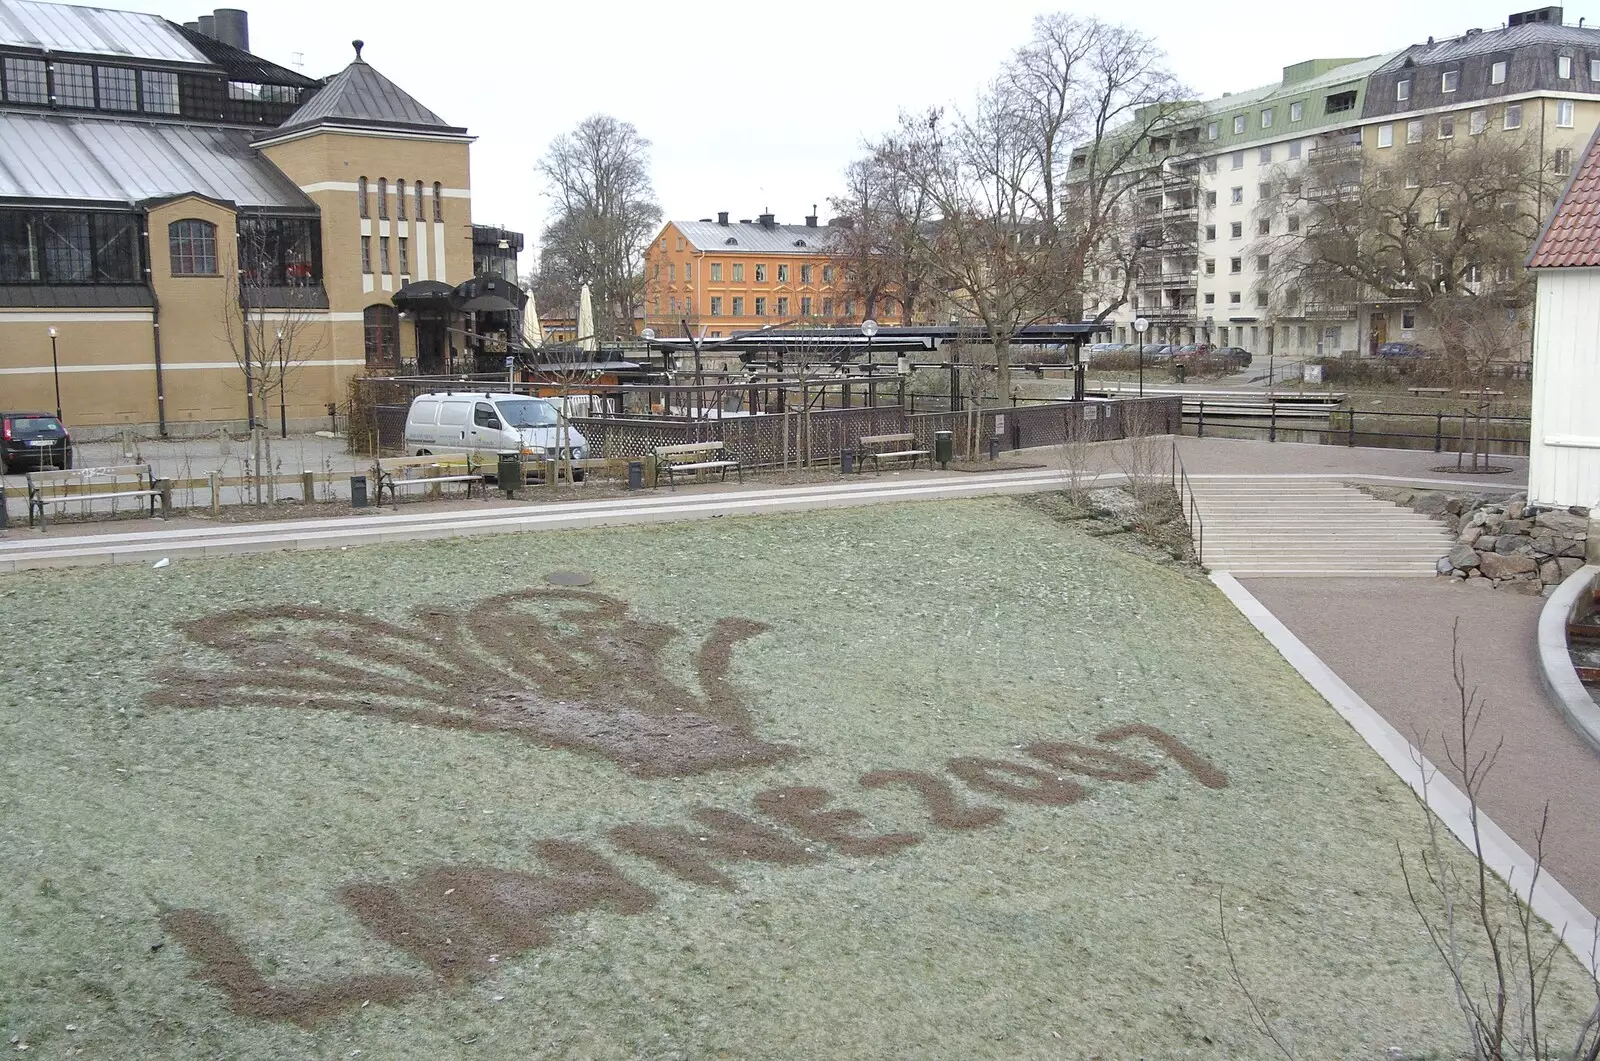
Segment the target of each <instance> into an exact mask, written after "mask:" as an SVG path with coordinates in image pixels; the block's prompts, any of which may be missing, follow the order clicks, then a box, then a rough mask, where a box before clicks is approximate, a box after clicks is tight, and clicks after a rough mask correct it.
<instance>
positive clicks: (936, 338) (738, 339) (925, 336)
mask: <svg viewBox="0 0 1600 1061" xmlns="http://www.w3.org/2000/svg"><path fill="white" fill-rule="evenodd" d="M684 330H685V332H687V331H688V329H687V327H686V328H685V329H684ZM869 332H870V333H871V334H868V333H869ZM1110 332H1111V326H1110V325H1109V324H1105V323H1102V322H1100V321H1081V322H1077V323H1071V324H1030V325H1026V326H1025V327H1022V328H1019V329H1018V330H1017V331H1016V332H1014V333H1013V334H1012V335H1011V337H1010V340H1009V342H1010V345H1011V346H1014V347H1024V348H1031V349H1034V350H1046V349H1048V350H1059V351H1062V352H1064V353H1065V354H1066V355H1068V356H1067V359H1066V362H1065V364H1067V365H1069V366H1070V367H1071V370H1072V375H1073V398H1074V399H1075V400H1078V401H1082V400H1083V397H1084V374H1083V368H1084V363H1083V359H1082V356H1081V351H1082V347H1083V344H1084V343H1085V342H1087V341H1089V340H1091V339H1092V338H1093V337H1094V336H1096V335H1108V334H1110ZM645 342H646V344H647V345H648V346H649V347H650V348H651V349H652V350H659V351H662V352H663V353H666V354H668V355H669V356H673V357H682V356H683V355H685V354H688V355H691V356H692V357H693V358H694V359H695V362H696V371H697V373H698V371H699V363H700V361H701V359H702V358H703V357H704V356H705V355H706V354H710V353H715V354H717V355H719V356H722V357H729V356H734V357H738V358H739V359H740V360H741V361H742V362H744V364H745V365H746V366H747V367H748V366H752V365H754V364H763V363H764V364H766V365H768V366H771V367H776V368H778V369H780V370H781V369H782V368H783V367H784V366H785V365H787V364H789V363H791V362H793V361H796V360H800V361H804V362H809V363H819V362H827V363H832V364H835V365H840V366H843V365H846V364H849V365H850V366H851V367H852V369H854V370H858V371H862V372H864V373H865V374H866V375H868V376H870V375H872V374H874V372H875V371H876V370H877V369H878V368H879V363H878V362H877V361H875V360H874V355H877V354H886V355H890V356H892V357H893V360H892V361H890V362H886V363H885V364H884V365H883V367H884V368H886V369H889V370H892V371H897V372H901V373H906V372H909V371H911V370H912V369H914V368H926V367H940V368H942V367H945V366H948V365H954V364H955V363H956V362H955V359H954V358H953V357H951V356H950V353H949V352H948V351H946V347H953V346H957V345H960V346H979V347H982V346H988V345H989V342H990V340H989V333H988V331H987V330H986V329H984V328H982V327H975V326H971V325H960V324H936V325H898V326H887V327H879V328H865V327H857V328H759V329H757V330H755V331H750V332H742V333H738V334H735V335H731V336H727V337H725V338H720V339H710V340H706V339H699V338H695V337H692V336H689V335H683V336H655V337H649V338H647V339H646V340H645ZM918 355H923V356H924V358H926V360H922V361H918V360H917V357H918ZM941 355H942V356H941ZM1051 363H1052V364H1060V363H1062V362H1061V361H1059V360H1057V359H1055V358H1052V359H1051ZM1017 367H1021V368H1027V367H1030V365H1029V363H1028V362H1027V361H1026V360H1022V361H1020V362H1018V365H1017Z"/></svg>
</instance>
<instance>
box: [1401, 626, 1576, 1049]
mask: <svg viewBox="0 0 1600 1061" xmlns="http://www.w3.org/2000/svg"><path fill="white" fill-rule="evenodd" d="M1460 625H1461V624H1460V621H1459V620H1458V621H1457V622H1456V626H1455V628H1454V629H1453V630H1452V632H1451V662H1452V669H1453V674H1454V679H1455V688H1456V697H1457V699H1456V707H1457V710H1456V713H1455V716H1454V722H1455V724H1456V725H1455V729H1454V730H1453V731H1452V732H1450V733H1448V734H1446V735H1445V738H1444V740H1443V746H1444V754H1445V760H1446V762H1447V763H1448V764H1449V766H1450V768H1451V770H1452V771H1453V772H1454V773H1455V774H1456V775H1457V776H1458V777H1459V778H1460V779H1461V787H1462V790H1463V791H1464V792H1465V794H1466V797H1467V819H1468V825H1469V830H1470V832H1469V837H1470V838H1468V839H1467V845H1468V854H1469V855H1470V856H1471V858H1470V859H1469V861H1468V865H1467V871H1466V873H1465V874H1463V873H1462V872H1461V871H1460V870H1458V869H1457V868H1456V867H1455V865H1454V864H1453V863H1454V860H1453V859H1451V858H1448V857H1446V855H1445V853H1444V847H1445V844H1446V842H1445V841H1442V839H1441V836H1440V831H1439V828H1440V827H1439V820H1438V818H1437V817H1436V816H1435V814H1434V813H1433V810H1432V808H1431V807H1430V806H1429V805H1428V786H1429V784H1430V781H1431V777H1430V775H1429V773H1428V770H1427V766H1426V764H1425V763H1424V762H1423V760H1422V757H1421V752H1416V753H1414V754H1415V756H1416V759H1417V765H1418V768H1419V770H1420V771H1421V774H1422V788H1421V791H1420V792H1418V793H1417V802H1418V808H1419V810H1420V811H1421V813H1422V816H1423V821H1424V825H1425V827H1426V829H1427V840H1426V844H1425V846H1424V847H1423V850H1422V852H1421V857H1420V859H1412V860H1408V859H1407V858H1406V853H1405V850H1404V849H1403V848H1400V849H1399V851H1400V869H1401V872H1402V873H1403V874H1404V876H1405V882H1406V894H1407V895H1408V896H1409V897H1410V899H1411V904H1412V906H1413V907H1414V908H1415V909H1416V911H1417V915H1418V916H1419V917H1420V918H1421V919H1422V923H1423V926H1424V927H1425V928H1426V929H1427V932H1428V938H1429V940H1430V941H1431V942H1432V943H1433V946H1434V950H1435V951H1437V952H1438V954H1439V957H1440V959H1441V960H1442V961H1443V962H1444V964H1445V967H1446V969H1447V970H1448V971H1449V973H1450V978H1451V982H1452V985H1453V986H1454V989H1455V998H1456V1005H1457V1007H1458V1008H1459V1009H1460V1011H1461V1017H1462V1020H1463V1022H1464V1026H1465V1032H1466V1039H1467V1042H1468V1043H1469V1044H1470V1046H1471V1050H1472V1052H1471V1055H1470V1056H1471V1057H1472V1058H1473V1061H1505V1059H1508V1058H1523V1057H1527V1058H1546V1057H1558V1056H1559V1057H1564V1058H1568V1059H1570V1061H1595V1059H1596V1058H1600V981H1593V979H1592V977H1591V981H1592V982H1593V986H1594V989H1595V992H1596V998H1597V1003H1596V1005H1595V1006H1594V1007H1593V1008H1592V1009H1591V1010H1590V1012H1589V1014H1588V1016H1587V1017H1586V1018H1585V1019H1584V1020H1583V1021H1582V1022H1580V1024H1579V1026H1578V1028H1577V1029H1576V1032H1577V1034H1576V1037H1575V1038H1576V1045H1574V1046H1573V1047H1572V1049H1571V1051H1570V1052H1563V1053H1557V1052H1556V1051H1557V1047H1556V1041H1555V1039H1554V1038H1553V1034H1552V1032H1551V1029H1550V1028H1549V1026H1548V1024H1547V1023H1542V1022H1543V1021H1544V1017H1543V1016H1542V1015H1541V1013H1540V1009H1539V1006H1540V1003H1541V1002H1542V1000H1543V998H1544V992H1545V988H1546V986H1547V985H1548V983H1549V980H1550V975H1551V973H1552V971H1553V969H1554V965H1555V959H1556V955H1557V954H1558V953H1559V951H1560V950H1561V947H1562V943H1561V941H1560V939H1559V933H1560V932H1562V931H1564V930H1565V928H1566V926H1564V925H1563V926H1556V927H1557V929H1558V934H1557V935H1558V938H1556V939H1555V940H1553V941H1551V940H1546V939H1540V938H1537V937H1538V936H1539V934H1540V932H1539V927H1538V926H1539V918H1538V916H1537V915H1536V914H1534V912H1533V909H1532V907H1531V906H1530V905H1529V904H1528V903H1524V902H1521V901H1519V900H1518V898H1517V896H1516V895H1515V894H1514V893H1513V892H1512V891H1511V889H1510V888H1509V887H1504V886H1502V885H1501V883H1500V881H1499V879H1498V878H1496V877H1495V876H1494V873H1493V871H1492V870H1491V869H1490V867H1489V864H1488V861H1487V859H1486V857H1485V854H1484V839H1483V818H1482V813H1481V811H1480V809H1479V799H1480V797H1481V795H1482V793H1483V790H1484V785H1485V784H1486V782H1487V780H1488V777H1489V774H1490V772H1491V771H1492V770H1493V769H1494V766H1495V761H1496V759H1497V758H1498V757H1499V754H1500V744H1499V742H1496V743H1495V744H1494V746H1493V747H1486V746H1485V745H1484V744H1483V743H1482V742H1480V741H1479V738H1478V726H1479V724H1480V723H1481V722H1482V719H1483V710H1484V706H1485V702H1484V700H1483V698H1482V697H1481V696H1480V695H1479V694H1478V691H1477V689H1476V688H1475V687H1473V686H1471V685H1469V684H1468V681H1467V670H1466V660H1465V657H1464V656H1463V655H1462V651H1461V631H1460ZM1417 743H1418V745H1419V746H1420V745H1421V744H1423V743H1424V740H1423V738H1421V737H1419V738H1418V741H1417ZM1549 820H1550V807H1549V805H1548V804H1546V805H1545V808H1544V814H1543V816H1542V817H1541V819H1540V822H1539V828H1538V830H1537V831H1536V832H1535V834H1534V839H1535V848H1534V860H1533V870H1532V873H1531V877H1530V879H1529V881H1528V883H1527V894H1528V895H1529V897H1530V899H1531V897H1532V895H1533V893H1534V890H1535V889H1536V888H1537V887H1538V884H1539V878H1540V876H1542V875H1543V872H1544V834H1545V828H1546V826H1547V825H1548V824H1549ZM1419 864H1420V865H1419ZM1506 883H1507V884H1508V885H1509V884H1514V883H1515V877H1514V875H1513V877H1512V878H1511V879H1509V880H1508V881H1507V882H1506ZM1483 963H1487V968H1486V969H1485V968H1483V967H1482V965H1483ZM1563 1038H1564V1039H1567V1041H1571V1037H1570V1036H1563Z"/></svg>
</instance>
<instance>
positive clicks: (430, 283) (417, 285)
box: [389, 280, 456, 311]
mask: <svg viewBox="0 0 1600 1061" xmlns="http://www.w3.org/2000/svg"><path fill="white" fill-rule="evenodd" d="M455 293H456V289H455V288H453V287H451V286H450V285H449V284H446V283H442V282H440V281H438V280H413V281H411V283H409V284H404V285H402V286H401V288H400V290H398V291H396V292H395V293H394V297H393V298H391V299H390V300H389V301H390V302H393V303H394V304H395V307H396V308H398V309H403V310H412V311H415V310H429V309H431V310H449V309H452V308H453V300H454V298H455Z"/></svg>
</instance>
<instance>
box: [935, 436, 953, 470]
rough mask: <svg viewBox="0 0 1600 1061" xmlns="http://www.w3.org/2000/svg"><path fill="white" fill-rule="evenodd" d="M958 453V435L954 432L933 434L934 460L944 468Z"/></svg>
mask: <svg viewBox="0 0 1600 1061" xmlns="http://www.w3.org/2000/svg"><path fill="white" fill-rule="evenodd" d="M955 451H956V433H955V432H954V431H935V432H934V433H933V459H934V460H936V461H938V462H939V467H941V468H943V467H945V466H946V465H947V464H949V463H950V458H951V457H952V456H954V455H955Z"/></svg>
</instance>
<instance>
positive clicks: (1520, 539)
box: [1494, 534, 1533, 555]
mask: <svg viewBox="0 0 1600 1061" xmlns="http://www.w3.org/2000/svg"><path fill="white" fill-rule="evenodd" d="M1494 551H1495V552H1497V553H1502V554H1507V555H1509V554H1511V553H1531V552H1533V539H1532V538H1530V537H1528V536H1527V535H1526V534H1502V535H1500V536H1499V537H1498V538H1496V539H1495V540H1494Z"/></svg>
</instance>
